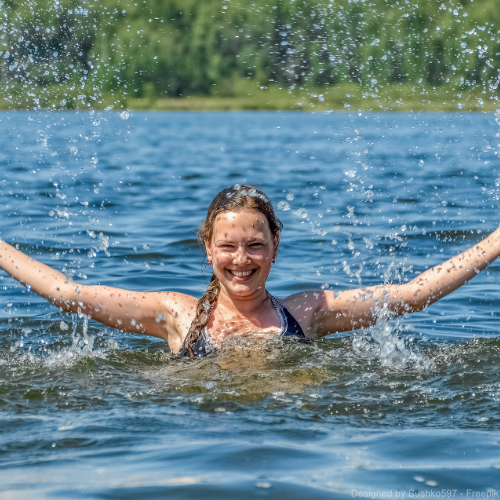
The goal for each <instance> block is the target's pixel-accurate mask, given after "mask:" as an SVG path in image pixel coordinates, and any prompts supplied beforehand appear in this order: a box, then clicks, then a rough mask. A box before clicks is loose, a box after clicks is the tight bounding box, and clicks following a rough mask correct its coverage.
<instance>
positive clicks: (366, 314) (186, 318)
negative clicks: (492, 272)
mask: <svg viewBox="0 0 500 500" xmlns="http://www.w3.org/2000/svg"><path fill="white" fill-rule="evenodd" d="M278 243H279V235H273V234H272V232H271V230H270V228H269V223H268V221H267V219H266V217H265V216H264V215H263V214H262V213H260V212H258V211H255V210H243V211H240V212H224V213H222V214H219V216H218V217H217V218H216V220H215V223H214V230H213V236H212V239H211V241H206V242H205V245H206V250H207V254H208V257H209V259H211V260H212V261H213V266H214V273H215V274H216V276H217V277H218V279H219V281H220V285H221V287H220V294H219V298H218V300H217V304H216V307H215V308H214V310H213V311H212V314H211V316H210V319H209V322H208V324H207V327H208V329H209V332H210V335H211V336H212V338H213V339H214V341H215V342H216V344H217V343H220V342H221V341H223V340H224V339H225V338H227V337H228V336H229V335H240V334H242V333H247V332H251V333H255V334H261V335H271V334H277V333H279V331H280V320H279V317H278V314H277V312H276V310H275V309H274V307H273V306H272V304H271V301H270V300H269V298H268V296H267V293H266V289H265V284H266V280H267V277H268V275H269V272H270V270H271V266H272V261H273V259H274V258H275V257H276V252H277V248H278ZM499 255H500V229H497V230H496V231H494V232H493V233H491V234H490V235H489V236H487V237H486V238H485V239H484V240H483V241H480V242H478V243H476V244H475V245H474V246H473V247H471V248H469V249H468V250H465V251H464V252H462V253H460V254H459V255H457V256H455V257H453V258H451V259H449V260H448V261H446V262H444V263H443V264H441V265H438V266H435V267H433V268H432V269H429V270H427V271H425V272H424V273H422V274H421V275H419V276H417V277H416V278H415V279H413V280H412V281H410V282H409V283H404V284H401V285H379V286H373V287H368V288H360V289H356V290H345V291H336V292H333V291H331V290H318V291H312V292H300V293H296V294H294V295H291V296H289V297H287V298H285V299H283V300H282V302H283V303H284V305H285V307H286V308H287V309H288V310H289V311H290V313H291V314H292V315H293V316H294V317H295V319H296V320H297V321H298V322H299V324H300V326H301V328H302V330H303V331H304V333H305V335H306V336H307V337H309V338H320V337H323V336H325V335H328V334H331V333H336V332H343V331H349V330H354V329H357V328H361V327H366V326H369V325H372V324H374V323H376V321H377V318H378V311H380V310H381V309H384V310H385V311H390V312H391V313H392V314H394V315H402V314H405V313H408V312H416V311H421V310H422V309H424V308H425V307H427V306H428V305H430V304H432V303H433V302H436V301H437V300H439V299H440V298H442V297H444V296H445V295H447V294H449V293H451V292H452V291H453V290H456V289H457V288H459V287H460V286H462V285H463V284H464V283H466V282H467V281H469V280H470V279H472V278H473V277H474V276H476V274H477V273H478V272H480V271H481V270H483V269H485V268H486V267H487V266H488V265H489V264H490V263H491V262H492V261H494V260H495V259H496V258H497V257H498V256H499ZM0 267H1V268H2V269H4V270H5V271H6V272H7V273H8V274H10V275H11V276H12V277H13V278H15V279H16V280H18V281H19V282H21V283H22V284H24V285H26V286H28V287H29V288H30V289H31V291H33V292H35V293H37V294H38V295H40V296H42V297H44V298H45V299H47V300H48V301H50V302H51V303H52V304H54V305H55V306H56V307H59V308H61V309H62V310H64V311H68V312H73V313H77V312H79V313H83V314H85V315H87V316H89V317H91V318H92V319H95V320H96V321H99V322H101V323H103V324H105V325H107V326H110V327H112V328H117V329H119V330H123V331H128V332H133V333H144V334H148V335H153V336H156V337H160V338H163V339H165V340H166V341H167V342H168V345H169V346H170V348H171V349H172V350H173V351H174V352H177V351H178V350H179V348H180V347H181V345H182V342H183V340H184V337H185V336H186V333H187V331H188V329H189V326H190V324H191V322H192V320H193V318H194V315H195V308H196V304H197V301H198V299H197V298H195V297H192V296H190V295H185V294H182V293H177V292H155V293H142V292H133V291H128V290H121V289H117V288H111V287H107V286H86V285H80V284H77V283H75V282H74V281H69V280H68V279H67V278H66V276H65V275H64V274H62V273H60V272H58V271H56V270H54V269H52V268H50V267H49V266H46V265H45V264H42V263H41V262H38V261H36V260H35V259H33V258H31V257H29V256H28V255H25V254H23V253H22V252H20V251H19V250H17V249H15V248H14V247H12V246H11V245H9V244H7V243H5V242H3V241H0Z"/></svg>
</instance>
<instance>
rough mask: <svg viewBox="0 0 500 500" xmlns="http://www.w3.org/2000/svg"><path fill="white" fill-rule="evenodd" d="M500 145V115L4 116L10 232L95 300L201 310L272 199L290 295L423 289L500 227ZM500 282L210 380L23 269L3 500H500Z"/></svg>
mask: <svg viewBox="0 0 500 500" xmlns="http://www.w3.org/2000/svg"><path fill="white" fill-rule="evenodd" d="M499 132H500V125H499V124H498V123H497V122H496V121H495V116H494V115H489V114H467V115H460V114H453V115H446V114H358V113H356V114H341V113H338V114H337V113H332V114H307V113H293V114H292V113H206V114H204V113H136V112H134V113H130V114H127V113H125V114H121V115H120V114H118V113H97V112H96V113H94V114H92V113H69V112H68V113H52V114H46V113H22V112H16V113H2V114H0V137H1V140H0V200H1V202H0V237H1V238H2V239H5V240H6V241H9V242H12V243H14V244H18V245H19V248H20V249H21V250H23V251H25V252H27V253H29V254H30V255H32V256H34V257H35V258H38V259H40V260H41V261H43V262H44V263H46V264H49V265H52V266H53V267H55V268H56V269H59V270H61V271H63V272H65V273H66V274H67V275H68V276H69V277H70V278H73V279H75V280H76V281H79V282H81V283H87V284H95V283H103V284H107V285H111V286H116V287H121V288H126V289H134V290H148V291H157V290H175V291H180V292H184V293H189V294H193V295H196V296H200V295H201V294H202V293H203V290H204V289H205V287H206V283H207V282H206V278H207V276H208V274H207V271H205V275H204V274H203V272H202V269H203V267H204V265H205V264H204V263H203V255H202V252H201V250H200V248H199V246H198V243H197V241H196V237H195V231H196V228H197V226H198V225H199V224H200V223H201V222H202V221H203V219H204V216H205V213H206V209H207V207H208V205H209V203H210V201H211V199H212V198H213V196H214V195H215V194H216V193H217V192H218V191H219V190H220V189H222V188H224V187H228V186H230V185H232V184H235V183H250V184H257V185H259V186H260V187H261V188H262V189H263V190H264V191H265V192H266V193H267V194H268V196H269V197H270V198H271V199H272V200H273V202H274V204H275V206H277V207H278V206H279V207H280V209H278V210H277V212H278V214H279V216H280V217H281V219H282V220H283V222H284V225H285V230H284V232H283V235H282V240H281V241H282V244H281V247H280V254H279V256H278V262H277V264H276V265H275V266H274V267H273V270H272V274H271V276H270V279H269V283H268V285H269V286H268V288H269V290H270V291H271V293H273V294H275V295H277V296H278V297H280V296H286V295H287V294H290V293H293V292H295V291H297V290H315V289H320V288H326V287H328V288H330V289H333V290H344V289H348V288H354V287H359V286H367V285H372V284H378V283H383V282H404V281H408V280H411V279H413V277H414V276H415V275H416V274H418V273H420V272H422V271H424V270H425V269H427V268H428V267H430V266H433V265H436V264H438V263H440V262H442V261H444V260H446V259H447V258H449V257H452V256H453V255H456V254H457V253H459V252H460V251H462V250H464V249H466V248H467V247H469V246H471V245H473V244H474V243H475V242H477V241H479V240H481V239H482V238H483V237H484V236H485V235H486V234H487V233H488V232H489V231H492V230H493V229H495V228H496V227H497V226H498V223H499V222H500V215H499V201H498V200H499V195H500V188H499V187H498V186H499V185H500V177H499V176H500V166H499V160H498V154H497V153H498V149H497V147H498V142H499V139H498V137H497V135H498V133H499ZM499 279H500V269H499V266H498V263H493V264H492V265H491V266H490V267H489V270H488V271H486V272H483V273H482V274H480V275H479V276H477V277H476V278H475V279H474V280H473V281H472V282H470V283H468V284H467V285H465V286H464V287H463V288H462V289H460V290H458V291H456V292H455V293H453V294H452V295H450V296H449V297H446V298H445V299H443V300H441V301H440V302H438V303H436V304H434V305H433V306H431V307H429V308H428V309H427V310H425V311H423V312H421V313H418V314H414V315H413V316H411V317H407V318H401V319H399V320H392V321H387V320H381V322H380V323H379V324H378V325H377V326H375V327H373V328H371V329H368V330H367V331H357V332H351V333H349V334H344V335H334V336H331V337H329V338H326V339H323V340H321V341H316V342H311V343H308V344H305V345H304V344H296V343H293V342H291V343H286V344H283V343H281V340H279V339H278V340H276V341H272V342H266V343H262V342H259V341H257V340H255V341H253V340H252V339H249V338H242V339H236V340H234V341H232V342H228V344H227V346H225V347H224V349H223V350H222V352H221V353H220V354H219V355H218V356H217V357H214V358H210V359H204V360H201V361H199V362H195V363H192V362H187V361H185V360H179V359H178V358H176V357H175V356H174V355H172V354H170V353H169V351H168V347H167V346H166V345H165V344H164V342H163V341H159V340H158V339H155V338H149V337H146V336H140V335H132V334H123V333H121V332H118V331H113V330H110V329H108V328H105V327H103V326H101V325H99V324H97V323H94V322H92V321H90V322H88V321H87V320H86V318H83V317H81V318H79V317H77V316H76V315H70V314H62V313H60V312H59V311H58V310H57V309H55V308H54V307H52V306H51V305H50V304H48V303H46V302H44V301H43V300H42V299H40V298H38V297H37V296H35V295H33V294H32V293H30V292H29V291H27V290H25V289H24V288H23V287H22V286H21V285H18V284H16V283H15V282H14V281H13V280H12V279H10V278H9V277H7V276H6V275H5V274H4V273H1V275H0V422H1V425H0V496H1V497H2V498H8V499H11V498H15V499H18V498H23V499H24V498H36V499H42V498H68V499H69V498H71V499H74V498H85V499H88V498H91V499H112V498H120V499H122V498H147V499H156V498H179V499H181V498H182V499H185V498H200V497H201V496H203V498H214V499H220V498H228V499H233V498H241V499H244V498H254V497H259V498H260V497H262V498H275V499H278V498H286V499H296V498H297V499H299V498H304V499H306V498H307V499H315V498H352V497H353V496H356V495H358V496H359V495H368V496H369V495H371V496H372V497H376V498H380V497H382V495H385V497H390V496H389V495H391V496H392V498H397V495H399V498H401V497H403V495H404V498H409V497H410V496H411V495H412V494H413V495H414V496H416V495H427V496H430V495H432V494H433V495H436V494H437V493H439V495H440V496H441V497H447V498H453V497H456V498H458V497H461V496H462V497H467V495H468V494H467V490H472V491H476V492H485V495H486V494H489V495H490V496H493V497H494V492H497V494H498V492H500V455H499V452H500V410H499V401H500V380H499V376H498V365H499V361H500V356H499V354H500V338H499V337H500V327H499V326H498V325H499V322H498V319H499V316H500V311H499V309H498V304H499V299H500V290H499V287H498V282H499ZM377 495H378V496H377ZM470 496H471V495H469V497H470Z"/></svg>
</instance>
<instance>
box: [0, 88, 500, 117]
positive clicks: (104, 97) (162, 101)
mask: <svg viewBox="0 0 500 500" xmlns="http://www.w3.org/2000/svg"><path fill="white" fill-rule="evenodd" d="M247 85H248V84H247ZM33 90H37V89H32V91H31V92H27V91H26V90H25V89H22V88H21V87H17V86H16V87H13V88H11V89H9V91H10V92H8V93H6V91H5V90H3V91H1V92H0V110H30V111H31V110H33V109H43V110H81V111H83V110H90V109H94V110H96V111H100V110H114V111H122V110H124V109H128V110H131V111H313V112H320V113H323V112H334V111H335V112H340V111H343V112H350V113H352V112H391V111H394V112H398V111H399V112H410V111H414V112H448V113H449V112H462V113H465V112H494V111H496V110H497V109H500V100H499V97H498V96H497V95H496V93H493V92H490V93H486V91H484V90H483V89H482V88H481V87H479V88H473V89H470V88H468V89H467V90H462V89H456V88H452V87H450V86H445V85H443V86H441V87H437V88H425V87H416V86H414V85H411V84H391V85H386V86H385V87H381V88H380V89H375V90H369V89H368V90H367V89H365V88H363V87H361V86H360V85H357V84H352V83H343V84H339V85H335V86H333V87H326V88H325V87H323V88H317V89H303V88H302V89H295V90H290V89H286V88H279V87H276V86H274V87H271V86H270V87H266V88H265V89H264V90H262V89H259V88H256V87H255V85H249V86H247V87H246V88H245V89H244V92H243V91H241V92H238V95H233V96H220V97H219V96H217V95H212V96H187V97H158V96H156V95H149V96H138V97H130V96H128V95H126V94H125V93H124V92H118V91H116V92H114V93H112V92H96V95H82V94H78V91H75V90H74V87H73V88H68V87H65V86H63V85H58V86H51V87H47V88H40V92H38V93H37V94H36V97H35V93H33ZM242 90H243V89H242Z"/></svg>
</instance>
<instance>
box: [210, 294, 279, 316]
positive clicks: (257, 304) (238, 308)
mask: <svg viewBox="0 0 500 500" xmlns="http://www.w3.org/2000/svg"><path fill="white" fill-rule="evenodd" d="M267 303H269V305H271V301H270V300H269V294H268V293H267V290H266V289H265V288H264V287H263V288H261V289H259V290H257V291H256V292H255V293H253V294H252V295H248V296H244V297H241V296H238V295H232V294H228V292H227V290H225V288H224V287H223V286H221V290H220V293H219V297H218V299H217V306H218V307H221V308H223V309H225V310H226V311H227V312H228V313H230V314H232V315H234V316H243V317H244V318H246V319H249V320H251V319H253V318H256V317H258V316H261V315H262V309H263V308H265V307H266V305H267Z"/></svg>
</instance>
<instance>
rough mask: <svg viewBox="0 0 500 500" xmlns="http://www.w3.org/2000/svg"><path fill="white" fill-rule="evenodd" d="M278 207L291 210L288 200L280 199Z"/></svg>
mask: <svg viewBox="0 0 500 500" xmlns="http://www.w3.org/2000/svg"><path fill="white" fill-rule="evenodd" d="M278 208H279V209H280V210H283V211H284V212H286V211H287V210H290V205H289V204H288V203H287V202H286V201H280V202H279V203H278Z"/></svg>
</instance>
